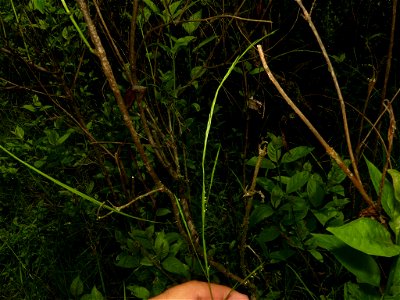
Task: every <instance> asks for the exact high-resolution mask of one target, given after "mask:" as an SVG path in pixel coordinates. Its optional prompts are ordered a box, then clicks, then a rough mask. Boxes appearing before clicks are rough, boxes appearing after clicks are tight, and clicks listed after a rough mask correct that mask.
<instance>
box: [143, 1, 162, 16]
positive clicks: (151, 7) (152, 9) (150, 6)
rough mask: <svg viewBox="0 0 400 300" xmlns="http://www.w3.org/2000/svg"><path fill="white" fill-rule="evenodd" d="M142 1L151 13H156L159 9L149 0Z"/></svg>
mask: <svg viewBox="0 0 400 300" xmlns="http://www.w3.org/2000/svg"><path fill="white" fill-rule="evenodd" d="M143 2H144V3H145V4H146V5H147V6H148V7H149V8H150V9H151V11H152V12H153V13H156V14H158V13H159V12H160V10H159V9H158V7H157V5H155V4H154V2H153V1H151V0H143Z"/></svg>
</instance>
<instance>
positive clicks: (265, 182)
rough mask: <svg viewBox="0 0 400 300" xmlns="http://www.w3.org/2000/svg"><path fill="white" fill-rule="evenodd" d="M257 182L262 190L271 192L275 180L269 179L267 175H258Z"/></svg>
mask: <svg viewBox="0 0 400 300" xmlns="http://www.w3.org/2000/svg"><path fill="white" fill-rule="evenodd" d="M257 184H258V185H259V186H261V187H262V188H263V189H264V190H266V191H267V192H270V193H271V192H272V190H273V188H274V186H275V182H273V181H272V180H271V179H269V178H267V177H258V178H257Z"/></svg>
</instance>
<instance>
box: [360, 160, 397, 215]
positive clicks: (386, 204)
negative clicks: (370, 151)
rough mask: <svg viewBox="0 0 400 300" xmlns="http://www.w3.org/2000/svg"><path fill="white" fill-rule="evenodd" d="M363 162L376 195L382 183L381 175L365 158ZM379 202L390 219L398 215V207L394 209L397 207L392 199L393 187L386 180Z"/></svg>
mask: <svg viewBox="0 0 400 300" xmlns="http://www.w3.org/2000/svg"><path fill="white" fill-rule="evenodd" d="M365 161H366V163H367V167H368V171H369V177H370V178H371V181H372V185H373V186H374V189H375V192H376V194H377V195H378V194H379V189H380V185H381V181H382V173H381V171H379V170H378V168H377V167H375V166H374V165H373V164H372V163H371V162H370V161H369V160H368V159H366V158H365ZM381 202H382V207H383V209H384V210H385V212H386V213H387V214H388V215H389V217H390V218H392V219H393V218H396V217H397V216H398V215H399V211H398V207H396V206H397V205H396V203H395V199H394V191H393V186H392V185H391V184H390V182H389V180H387V179H386V178H385V182H384V185H383V189H382V195H381Z"/></svg>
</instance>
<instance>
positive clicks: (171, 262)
mask: <svg viewBox="0 0 400 300" xmlns="http://www.w3.org/2000/svg"><path fill="white" fill-rule="evenodd" d="M161 265H162V267H163V268H164V269H165V270H167V271H168V272H171V273H173V274H177V275H182V276H184V277H186V278H187V277H189V267H188V266H187V265H185V264H184V263H183V262H181V261H180V260H179V259H177V258H176V257H172V256H169V257H167V258H166V259H164V260H163V262H162V263H161Z"/></svg>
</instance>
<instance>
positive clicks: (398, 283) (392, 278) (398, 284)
mask: <svg viewBox="0 0 400 300" xmlns="http://www.w3.org/2000/svg"><path fill="white" fill-rule="evenodd" d="M386 294H388V295H391V296H393V297H397V298H394V299H400V257H396V260H395V261H394V263H393V264H392V268H391V270H390V274H389V279H388V283H387V287H386Z"/></svg>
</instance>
